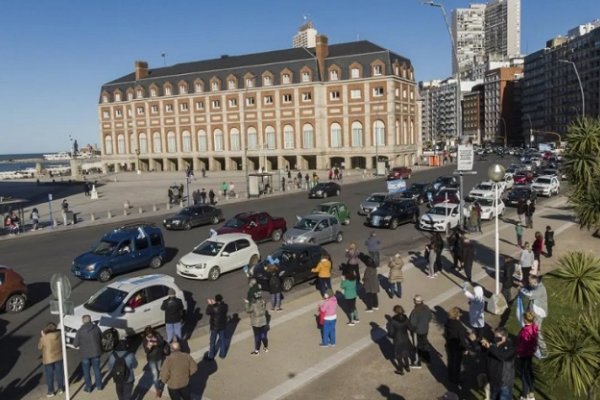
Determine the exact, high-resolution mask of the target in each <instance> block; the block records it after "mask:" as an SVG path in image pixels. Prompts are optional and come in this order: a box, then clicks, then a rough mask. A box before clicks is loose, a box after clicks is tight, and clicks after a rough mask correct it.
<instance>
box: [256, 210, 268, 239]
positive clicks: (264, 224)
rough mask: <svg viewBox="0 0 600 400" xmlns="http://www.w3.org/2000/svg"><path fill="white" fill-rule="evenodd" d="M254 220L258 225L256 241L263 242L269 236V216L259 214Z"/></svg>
mask: <svg viewBox="0 0 600 400" xmlns="http://www.w3.org/2000/svg"><path fill="white" fill-rule="evenodd" d="M256 220H257V223H258V226H257V235H256V236H257V238H258V240H265V239H266V238H267V237H268V236H269V216H268V215H267V214H266V213H260V214H258V217H257V218H256ZM253 239H254V238H253ZM254 240H256V239H254Z"/></svg>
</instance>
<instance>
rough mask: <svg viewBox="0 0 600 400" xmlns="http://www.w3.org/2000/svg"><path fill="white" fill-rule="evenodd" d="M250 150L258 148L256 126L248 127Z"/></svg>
mask: <svg viewBox="0 0 600 400" xmlns="http://www.w3.org/2000/svg"><path fill="white" fill-rule="evenodd" d="M247 133H248V150H256V149H257V148H258V135H257V134H256V128H255V127H253V126H251V127H249V128H248V132H247Z"/></svg>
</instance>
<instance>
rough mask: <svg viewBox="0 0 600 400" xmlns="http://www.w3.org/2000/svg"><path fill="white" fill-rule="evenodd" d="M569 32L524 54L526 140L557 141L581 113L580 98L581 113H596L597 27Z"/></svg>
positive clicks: (599, 99)
mask: <svg viewBox="0 0 600 400" xmlns="http://www.w3.org/2000/svg"><path fill="white" fill-rule="evenodd" d="M569 33H570V36H569V37H562V36H559V37H556V38H554V39H551V40H549V41H548V42H547V43H546V47H545V48H543V49H541V50H538V51H536V52H534V53H532V54H530V55H528V56H527V57H525V67H524V72H525V73H524V79H523V85H522V86H523V89H522V90H523V96H522V97H523V100H522V101H523V105H522V112H523V116H522V125H523V131H522V134H523V135H524V136H525V137H526V138H527V139H529V140H528V141H531V140H532V139H533V141H537V140H541V141H543V140H552V141H556V140H558V139H559V138H560V137H561V136H562V135H564V134H565V133H566V132H567V127H568V126H569V124H571V123H572V122H573V121H574V120H576V119H577V118H578V117H580V116H581V115H582V109H583V103H584V101H583V100H584V99H585V116H586V117H599V116H600V27H597V28H594V29H587V28H586V29H581V28H575V29H572V30H570V31H569ZM561 60H562V61H561ZM565 61H569V62H565ZM570 62H572V63H574V64H575V67H576V68H577V73H578V74H579V77H580V79H581V86H580V85H579V81H578V79H577V74H576V73H575V68H574V66H573V64H571V63H570ZM582 89H583V94H584V99H582V93H581V90H582ZM531 134H533V138H531V137H530V135H531Z"/></svg>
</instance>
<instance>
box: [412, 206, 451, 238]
mask: <svg viewBox="0 0 600 400" xmlns="http://www.w3.org/2000/svg"><path fill="white" fill-rule="evenodd" d="M458 207H459V205H458V204H453V203H438V204H436V205H435V206H433V207H431V208H430V209H429V211H427V213H426V214H423V215H421V218H419V227H420V228H421V229H423V230H426V231H436V232H444V231H445V232H448V231H450V229H452V228H455V227H456V226H458V225H459V223H460V215H459V212H458Z"/></svg>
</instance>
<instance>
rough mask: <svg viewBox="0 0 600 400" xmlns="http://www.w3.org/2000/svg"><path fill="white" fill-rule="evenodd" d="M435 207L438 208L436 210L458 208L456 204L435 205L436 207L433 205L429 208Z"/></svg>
mask: <svg viewBox="0 0 600 400" xmlns="http://www.w3.org/2000/svg"><path fill="white" fill-rule="evenodd" d="M436 207H438V208H455V207H458V204H455V203H437V204H436V205H434V206H433V207H431V208H436Z"/></svg>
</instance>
